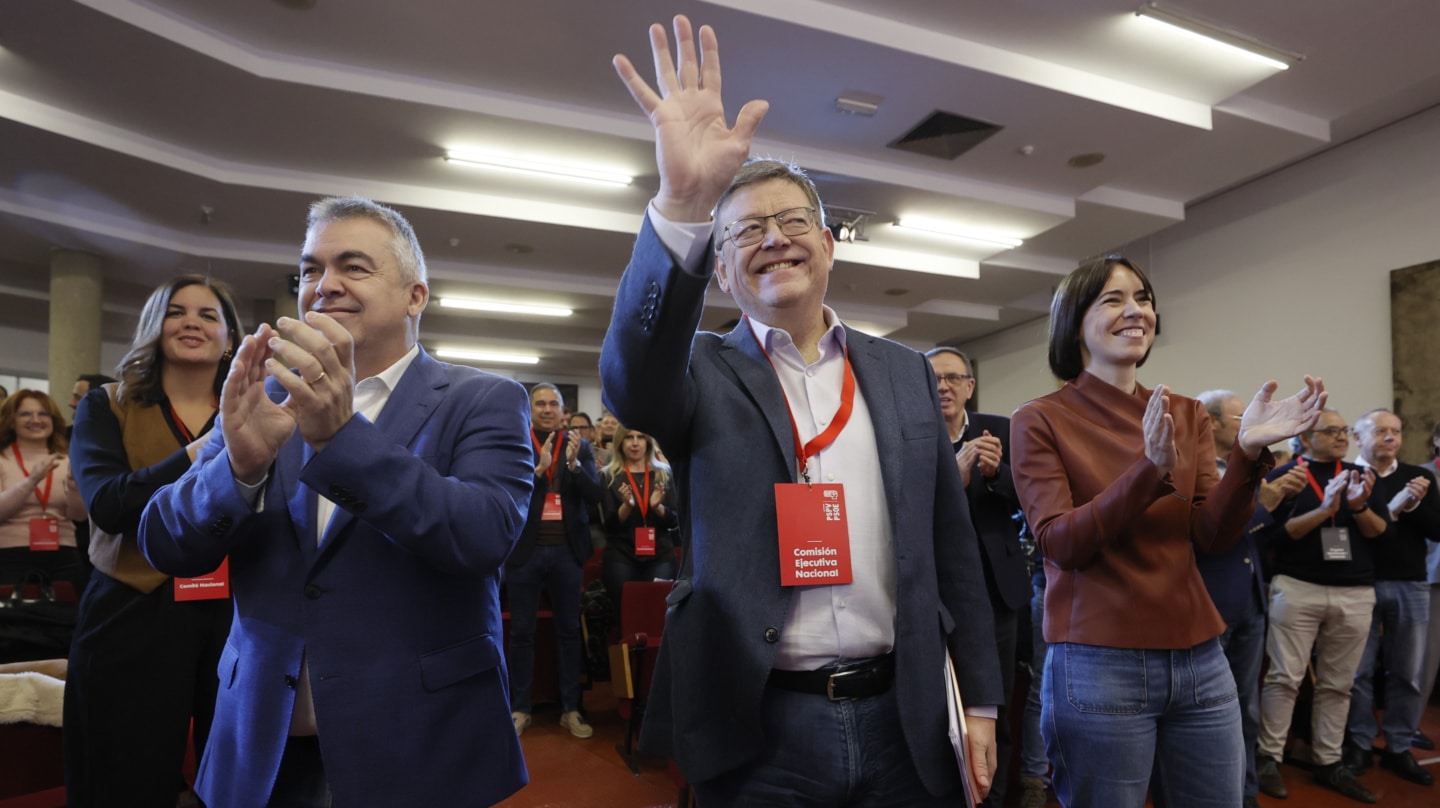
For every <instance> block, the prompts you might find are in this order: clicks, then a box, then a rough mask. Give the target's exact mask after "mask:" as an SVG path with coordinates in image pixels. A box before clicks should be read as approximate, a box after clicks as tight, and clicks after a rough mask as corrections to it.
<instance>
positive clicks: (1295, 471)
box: [1260, 465, 1305, 511]
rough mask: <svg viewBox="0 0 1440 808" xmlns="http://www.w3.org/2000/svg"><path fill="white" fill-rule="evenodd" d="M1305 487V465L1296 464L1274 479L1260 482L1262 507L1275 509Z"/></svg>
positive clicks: (1270, 509)
mask: <svg viewBox="0 0 1440 808" xmlns="http://www.w3.org/2000/svg"><path fill="white" fill-rule="evenodd" d="M1304 487H1305V467H1304V466H1301V465H1296V466H1294V467H1293V468H1291V469H1290V470H1289V471H1287V472H1285V473H1284V474H1282V475H1280V476H1279V477H1276V478H1275V479H1273V480H1266V481H1265V482H1262V483H1260V507H1262V508H1264V509H1265V510H1267V511H1274V510H1275V509H1276V508H1278V507H1280V503H1282V502H1284V501H1285V500H1287V499H1289V498H1291V497H1293V496H1295V495H1296V494H1298V493H1300V489H1302V488H1304Z"/></svg>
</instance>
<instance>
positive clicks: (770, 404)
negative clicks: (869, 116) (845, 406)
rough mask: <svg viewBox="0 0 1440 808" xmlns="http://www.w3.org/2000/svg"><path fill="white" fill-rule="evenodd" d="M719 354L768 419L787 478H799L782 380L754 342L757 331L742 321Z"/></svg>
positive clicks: (793, 436)
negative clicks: (778, 447)
mask: <svg viewBox="0 0 1440 808" xmlns="http://www.w3.org/2000/svg"><path fill="white" fill-rule="evenodd" d="M719 355H720V358H721V359H723V360H724V361H725V364H727V365H729V366H730V369H731V370H733V371H735V375H736V377H738V378H739V379H740V385H741V386H742V387H744V388H745V391H746V392H747V393H749V394H750V398H751V399H752V400H753V401H754V402H755V406H756V408H758V409H759V410H760V414H761V415H763V416H764V417H765V421H766V422H767V423H768V424H769V425H770V432H771V433H772V434H773V435H774V436H775V442H776V443H777V444H778V445H779V446H780V451H781V452H782V453H783V454H784V455H785V464H786V468H787V469H788V476H789V477H791V478H792V479H794V478H796V477H797V474H798V472H797V469H798V466H797V465H796V462H795V432H794V429H793V428H792V427H791V425H790V418H789V412H790V410H789V408H788V404H787V402H786V401H785V393H784V391H782V390H781V389H780V380H779V379H777V378H776V377H775V368H773V367H771V365H770V359H769V358H768V357H766V356H765V352H764V351H762V350H760V343H759V342H757V341H756V340H755V332H754V331H752V330H751V329H750V325H749V324H748V323H746V322H745V321H744V320H741V321H740V324H739V325H737V326H735V327H734V328H733V329H731V330H730V333H729V334H726V335H725V339H724V340H723V342H722V347H721V349H720V351H719ZM702 392H703V391H702Z"/></svg>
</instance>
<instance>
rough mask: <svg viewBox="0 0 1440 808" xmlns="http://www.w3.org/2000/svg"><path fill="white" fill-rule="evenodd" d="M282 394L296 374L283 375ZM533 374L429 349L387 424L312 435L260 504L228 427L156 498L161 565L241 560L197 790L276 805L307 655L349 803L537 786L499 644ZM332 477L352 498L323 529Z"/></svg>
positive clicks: (287, 452)
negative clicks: (316, 444)
mask: <svg viewBox="0 0 1440 808" xmlns="http://www.w3.org/2000/svg"><path fill="white" fill-rule="evenodd" d="M270 394H271V397H272V398H273V399H275V400H277V401H278V400H281V399H282V398H283V397H284V391H283V389H281V388H280V387H279V386H278V384H275V383H274V382H273V381H272V382H271V388H270ZM528 420H529V402H528V399H527V396H526V394H525V390H524V388H522V387H521V386H520V385H518V384H515V383H514V382H511V381H509V380H506V379H501V378H499V377H496V376H493V375H490V374H486V373H481V372H479V371H476V370H473V369H470V368H461V367H455V366H451V365H445V364H441V363H439V362H436V361H435V360H434V359H431V358H430V357H429V356H428V355H427V354H426V353H425V352H424V351H423V350H422V351H421V352H420V354H419V356H417V357H416V358H415V360H414V362H413V363H412V364H411V366H410V368H409V369H408V370H407V371H406V372H405V375H404V376H403V377H402V378H401V380H400V383H399V384H398V385H397V386H396V388H395V391H394V392H393V394H392V395H391V396H390V399H389V401H388V402H387V403H386V405H385V408H384V410H382V411H381V414H380V416H379V418H378V419H377V421H376V423H374V424H372V423H370V422H369V421H367V420H366V419H365V418H364V417H363V416H360V415H356V416H355V417H353V418H351V419H350V421H349V422H348V423H346V425H345V426H344V427H343V428H342V429H341V430H340V431H339V432H338V433H336V435H335V437H334V439H333V440H332V441H331V442H330V444H329V445H328V446H327V447H326V448H325V450H324V451H322V452H319V453H313V452H312V451H311V450H310V449H309V448H308V447H307V446H306V444H305V443H304V442H303V440H302V439H301V437H300V435H299V433H298V432H297V433H296V434H295V436H294V437H293V438H292V439H291V440H290V441H289V442H288V443H287V444H286V445H285V446H284V447H283V448H282V449H281V451H280V455H279V457H277V458H276V460H275V464H274V465H273V466H272V467H271V469H270V476H269V479H268V481H267V482H266V485H265V489H264V492H263V500H262V501H261V502H260V503H257V510H253V511H252V510H251V508H250V507H249V506H248V504H247V503H246V501H245V499H244V498H243V497H242V495H241V493H240V491H239V490H238V488H237V485H236V483H235V480H234V478H233V475H232V473H231V471H230V461H229V453H228V452H227V451H226V450H225V446H224V437H223V435H222V434H221V431H220V429H218V428H217V429H216V430H215V432H214V433H213V434H212V437H211V439H210V440H209V442H207V443H206V445H205V447H204V449H203V450H202V451H201V453H200V456H199V457H198V458H197V459H196V462H195V464H194V465H193V466H192V467H191V468H190V470H189V471H188V472H187V473H186V474H185V475H184V476H183V477H181V478H180V480H178V481H177V482H175V483H174V484H172V485H170V486H168V487H166V488H164V489H161V490H160V491H159V492H158V493H157V494H156V495H155V496H154V497H153V498H152V499H151V500H150V504H149V505H148V506H147V508H146V510H145V515H144V517H143V520H142V522H141V528H140V545H141V548H142V549H143V550H144V552H145V555H146V557H147V558H149V559H150V562H151V563H152V564H154V565H155V567H156V568H157V569H160V570H162V571H164V572H167V573H169V574H172V575H197V574H203V573H206V572H208V571H210V570H212V569H214V568H215V567H216V566H217V565H218V564H219V563H220V560H221V558H222V557H224V556H226V555H227V554H228V556H229V558H230V580H231V590H232V593H233V595H234V599H235V618H234V622H233V624H232V627H231V630H230V639H229V641H228V642H227V643H226V646H225V650H224V653H223V655H222V657H221V660H220V668H219V675H220V694H219V698H218V700H217V704H216V708H215V724H214V728H213V730H212V731H211V733H210V741H209V744H208V746H207V747H206V750H205V756H204V759H203V760H202V762H201V764H200V777H199V783H198V784H197V785H198V791H199V794H200V796H201V798H203V799H204V800H205V802H206V803H207V804H209V805H215V806H225V807H226V808H249V807H250V806H254V807H255V808H260V807H261V806H264V805H265V803H266V800H267V798H268V797H269V795H270V789H271V786H272V784H273V783H274V780H275V773H276V770H277V768H278V766H279V763H280V756H281V753H282V751H283V749H284V746H285V740H286V735H287V732H288V729H289V724H290V716H291V712H292V709H293V706H294V704H295V693H296V691H295V688H294V685H295V681H296V676H297V675H298V674H299V673H300V664H301V659H302V657H304V658H306V659H307V660H308V663H309V668H310V683H311V686H312V688H313V693H314V700H315V714H316V721H317V725H318V727H319V730H320V745H321V751H322V754H323V755H324V757H325V770H326V774H327V776H328V778H329V780H330V786H331V790H332V792H333V794H334V797H335V802H336V804H338V805H427V804H428V805H442V804H444V805H448V804H454V803H455V802H456V801H457V800H458V801H460V802H464V803H465V804H485V805H489V804H491V803H493V802H496V801H499V800H501V799H503V798H504V797H506V796H507V795H509V794H511V793H513V792H514V791H515V790H516V789H518V788H520V787H521V786H522V785H524V784H525V782H526V780H527V777H526V773H525V765H524V761H523V760H522V758H521V754H520V747H519V744H518V742H517V740H516V737H515V730H514V728H513V726H512V724H511V718H510V707H509V696H508V693H507V685H506V675H505V669H504V665H503V660H502V656H501V648H502V646H501V625H500V609H499V600H498V581H497V577H498V576H497V571H498V570H499V569H500V565H501V563H502V562H504V560H505V557H506V555H507V554H508V553H509V552H510V549H511V547H512V545H513V544H514V543H515V538H516V537H517V536H518V535H519V533H520V528H521V526H522V525H523V524H524V520H525V510H526V506H527V504H528V499H529V495H530V487H531V480H532V479H533V477H534V467H533V466H532V464H531V456H532V452H531V448H530V445H529V436H528V434H527V425H528ZM316 492H319V493H322V494H324V495H325V496H326V497H327V498H328V499H330V500H331V501H333V502H335V504H336V506H337V507H336V510H335V515H334V517H333V519H332V520H331V523H330V526H329V528H328V529H327V530H326V531H325V536H324V542H323V543H322V544H320V545H319V546H318V547H317V544H316V536H315V527H314V526H315V520H316V496H315V494H316Z"/></svg>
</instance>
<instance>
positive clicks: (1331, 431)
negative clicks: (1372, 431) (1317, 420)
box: [1310, 426, 1350, 438]
mask: <svg viewBox="0 0 1440 808" xmlns="http://www.w3.org/2000/svg"><path fill="white" fill-rule="evenodd" d="M1349 431H1350V427H1348V426H1327V427H1325V428H1324V429H1312V430H1310V434H1312V435H1314V434H1315V433H1317V432H1318V433H1320V434H1322V435H1324V436H1325V437H1327V438H1337V437H1339V436H1341V435H1344V434H1346V433H1348V432H1349Z"/></svg>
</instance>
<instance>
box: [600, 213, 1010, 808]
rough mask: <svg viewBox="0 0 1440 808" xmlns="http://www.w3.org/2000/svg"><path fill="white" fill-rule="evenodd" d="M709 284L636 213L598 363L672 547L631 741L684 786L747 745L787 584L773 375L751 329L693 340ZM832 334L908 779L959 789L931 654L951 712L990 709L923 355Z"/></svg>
mask: <svg viewBox="0 0 1440 808" xmlns="http://www.w3.org/2000/svg"><path fill="white" fill-rule="evenodd" d="M708 282H709V278H708V277H703V278H702V277H694V276H692V275H690V274H687V273H686V272H684V271H682V270H681V269H680V268H679V267H678V266H676V264H675V262H674V259H673V258H672V257H671V255H670V254H669V252H668V251H667V250H666V249H665V247H664V246H663V245H662V244H661V243H660V241H659V240H658V238H657V237H656V236H655V233H654V231H653V229H651V226H650V222H649V220H648V218H647V220H646V222H645V225H644V227H643V228H642V230H641V233H640V237H639V239H638V241H637V242H636V245H635V254H634V257H633V258H632V259H631V262H630V266H629V267H628V268H627V269H626V270H625V274H624V276H623V277H622V278H621V281H620V288H619V290H618V292H617V296H616V302H615V311H614V314H613V318H612V320H611V323H610V329H609V331H608V332H607V333H606V335H605V344H604V348H603V350H602V353H601V357H600V375H601V380H602V382H603V385H604V394H605V398H606V403H607V405H608V406H609V407H610V409H611V411H612V412H614V413H615V415H616V416H617V417H618V418H619V419H620V420H621V422H622V423H625V424H627V425H630V426H634V427H636V428H638V429H641V430H643V431H645V432H647V433H650V434H652V435H654V436H655V437H656V438H657V439H658V440H659V442H660V445H661V446H663V447H665V454H666V457H668V458H669V459H670V461H671V462H672V463H673V465H674V469H675V475H676V480H677V484H678V490H679V495H680V512H681V521H682V525H681V529H682V531H683V532H684V535H685V536H686V537H687V544H686V553H685V561H684V569H683V570H682V571H681V577H680V579H679V580H678V581H676V584H675V587H674V589H673V591H672V592H671V593H670V597H669V603H670V609H669V612H668V615H667V621H668V622H667V624H666V629H665V642H664V644H663V645H662V646H661V649H660V657H659V661H658V663H657V666H656V671H655V678H654V683H653V686H652V688H651V691H650V702H649V705H648V707H647V712H646V716H645V724H644V728H643V730H642V737H641V746H642V747H643V748H645V749H647V750H650V751H652V752H654V753H656V754H661V755H665V756H668V757H671V758H674V759H675V760H676V762H677V763H678V764H679V766H680V770H681V772H682V773H684V775H685V777H686V778H688V779H689V780H691V781H692V782H704V781H706V780H709V779H711V778H714V777H716V776H717V775H720V774H723V773H725V772H727V771H731V770H733V769H735V768H737V767H740V766H742V765H744V764H745V763H747V762H748V761H750V760H752V759H754V758H755V757H756V755H758V754H759V752H760V750H761V749H762V748H763V741H764V738H763V737H762V732H763V731H762V727H761V723H762V722H761V701H762V699H763V697H764V694H765V683H766V679H767V678H768V677H769V675H770V669H771V667H772V663H773V661H774V658H775V648H776V643H777V642H778V641H779V639H780V632H781V631H783V629H784V626H785V618H786V614H787V612H788V610H789V606H790V597H791V591H792V590H790V589H789V588H786V587H782V586H780V563H779V553H778V552H777V547H778V542H779V539H778V536H777V529H776V521H775V491H774V485H775V483H777V482H793V481H794V470H795V468H796V463H795V457H794V454H795V449H794V442H793V438H792V433H791V427H790V419H789V415H788V411H787V409H786V404H785V400H784V396H783V393H782V392H781V388H780V382H779V380H778V379H777V378H776V376H775V371H774V370H773V368H772V367H771V366H770V364H769V362H768V361H767V360H766V359H765V356H764V355H763V354H762V353H761V351H760V348H759V346H758V344H757V343H756V341H755V340H754V339H753V337H752V336H751V334H750V333H748V332H747V331H746V329H745V328H743V327H742V328H737V329H735V330H734V331H733V332H732V333H731V334H729V335H728V336H725V337H721V336H717V335H715V334H710V333H698V334H697V333H696V327H697V325H698V323H699V320H700V312H701V308H702V306H703V298H704V294H705V287H706V285H707V284H708ZM846 339H847V344H848V346H849V352H850V362H851V365H852V366H853V368H854V371H855V377H856V381H857V383H858V386H859V389H860V391H861V394H862V395H863V396H864V397H865V401H866V404H867V405H868V407H869V410H870V413H871V417H872V421H873V426H874V429H875V439H876V443H877V447H876V448H877V449H878V455H879V462H880V464H881V476H882V478H883V480H884V484H885V495H886V501H887V503H888V505H889V512H890V520H891V525H892V527H893V530H894V540H895V541H894V544H895V565H896V572H897V579H896V580H897V591H896V600H897V614H896V617H895V620H896V624H895V629H896V631H895V633H896V642H895V649H894V653H895V666H896V681H895V692H896V697H897V699H898V700H899V713H900V723H901V726H902V729H903V731H904V735H905V741H906V746H907V747H908V752H909V754H910V756H911V758H912V759H913V760H914V761H915V766H916V768H917V769H918V771H919V774H920V778H921V780H922V781H923V782H924V784H925V786H926V787H927V788H928V789H929V790H930V791H931V792H932V793H935V794H937V795H938V794H943V793H947V792H951V791H953V790H954V789H956V788H958V787H959V786H960V779H959V769H958V767H957V766H956V764H955V756H954V752H953V750H952V749H951V747H950V744H949V741H948V740H947V736H946V718H945V707H944V705H945V692H944V689H943V673H942V672H943V669H944V661H945V650H946V646H947V643H948V646H949V650H950V651H951V653H952V654H954V656H955V659H956V661H957V664H959V666H960V670H959V671H958V673H959V678H960V684H961V687H962V692H963V694H964V698H965V699H966V704H967V706H979V705H998V704H1001V703H1003V701H1004V694H1003V693H1002V692H1001V689H1002V688H1001V685H1000V672H999V665H998V660H997V659H996V655H995V632H994V623H993V618H992V615H991V611H990V601H989V597H988V596H987V595H986V592H985V584H984V575H983V573H982V572H981V568H980V558H979V550H978V547H977V540H976V538H975V534H974V528H973V527H972V526H971V523H970V514H969V509H968V507H967V505H966V501H965V496H964V492H963V490H962V489H961V487H960V473H959V470H958V469H957V468H956V465H955V455H954V452H952V451H951V448H950V440H949V435H948V433H947V432H946V429H945V424H944V421H943V419H942V418H941V415H940V403H939V398H938V396H937V394H936V390H935V377H934V374H933V372H932V371H931V370H930V364H929V362H927V361H926V360H925V358H924V357H923V356H921V355H920V354H919V353H916V352H915V351H912V350H910V349H909V348H906V347H904V346H901V345H898V344H896V343H893V342H890V341H888V340H883V339H879V338H876V337H871V336H868V335H866V334H862V333H859V332H857V331H853V330H849V329H847V331H846ZM692 341H693V342H692Z"/></svg>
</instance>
